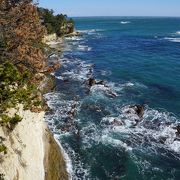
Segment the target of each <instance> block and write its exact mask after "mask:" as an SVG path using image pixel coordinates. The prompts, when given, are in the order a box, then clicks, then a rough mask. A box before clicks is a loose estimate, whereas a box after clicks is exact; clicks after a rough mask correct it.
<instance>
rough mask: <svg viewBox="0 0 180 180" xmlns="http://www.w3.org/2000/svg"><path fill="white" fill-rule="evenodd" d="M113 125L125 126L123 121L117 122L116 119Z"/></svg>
mask: <svg viewBox="0 0 180 180" xmlns="http://www.w3.org/2000/svg"><path fill="white" fill-rule="evenodd" d="M112 124H113V125H115V126H123V125H124V123H123V122H122V121H118V120H116V119H114V121H113V122H112Z"/></svg>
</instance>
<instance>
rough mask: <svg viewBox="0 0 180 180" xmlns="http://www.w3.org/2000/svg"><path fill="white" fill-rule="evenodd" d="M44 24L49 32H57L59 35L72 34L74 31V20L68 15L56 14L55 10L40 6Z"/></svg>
mask: <svg viewBox="0 0 180 180" xmlns="http://www.w3.org/2000/svg"><path fill="white" fill-rule="evenodd" d="M38 13H39V16H40V18H41V22H42V24H43V25H44V26H45V27H46V29H47V33H48V34H52V33H56V34H57V36H63V35H65V34H70V33H72V32H73V31H74V21H73V19H71V18H70V19H69V18H68V17H67V15H63V14H57V15H54V12H53V10H49V9H44V8H38Z"/></svg>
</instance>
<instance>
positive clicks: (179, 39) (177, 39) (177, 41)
mask: <svg viewBox="0 0 180 180" xmlns="http://www.w3.org/2000/svg"><path fill="white" fill-rule="evenodd" d="M164 39H165V40H168V41H170V42H176V43H180V38H170V37H166V38H164Z"/></svg>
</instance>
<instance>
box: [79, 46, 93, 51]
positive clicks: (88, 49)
mask: <svg viewBox="0 0 180 180" xmlns="http://www.w3.org/2000/svg"><path fill="white" fill-rule="evenodd" d="M77 49H78V50H80V51H91V50H92V48H91V47H89V46H85V45H78V48H77Z"/></svg>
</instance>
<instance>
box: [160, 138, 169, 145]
mask: <svg viewBox="0 0 180 180" xmlns="http://www.w3.org/2000/svg"><path fill="white" fill-rule="evenodd" d="M166 139H167V138H166V137H160V139H159V142H160V143H161V144H164V143H165V142H166Z"/></svg>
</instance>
